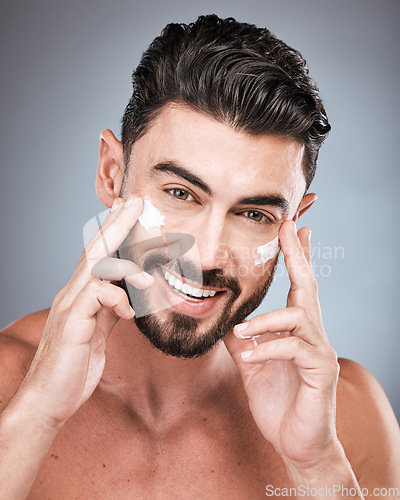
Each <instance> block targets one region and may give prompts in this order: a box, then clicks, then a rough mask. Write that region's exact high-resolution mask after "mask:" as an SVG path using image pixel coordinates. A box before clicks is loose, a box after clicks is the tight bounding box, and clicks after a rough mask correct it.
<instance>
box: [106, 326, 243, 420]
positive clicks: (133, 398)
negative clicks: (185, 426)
mask: <svg viewBox="0 0 400 500" xmlns="http://www.w3.org/2000/svg"><path fill="white" fill-rule="evenodd" d="M235 374H237V373H236V367H235V365H234V362H233V360H232V358H231V357H230V355H229V353H228V351H227V349H226V347H225V345H224V343H223V342H220V343H219V344H218V345H217V346H216V347H215V348H214V349H212V350H211V351H210V352H208V353H207V354H205V355H204V356H202V357H201V358H195V359H181V358H175V357H172V356H167V355H166V354H164V353H162V352H160V351H158V350H157V349H155V348H154V347H153V346H152V345H151V344H150V341H149V340H147V339H146V338H145V337H144V336H143V335H142V334H141V332H140V331H139V330H138V329H137V327H136V324H135V322H134V321H123V320H120V321H119V322H118V323H117V325H116V327H115V328H114V330H113V331H112V333H111V335H110V338H109V340H108V343H107V362H106V367H105V370H104V373H103V377H102V382H101V388H102V389H104V390H107V391H111V392H113V393H114V394H115V395H116V396H117V397H118V398H120V399H122V401H123V403H124V404H125V405H128V406H129V407H130V410H131V411H133V412H134V414H135V415H136V416H137V417H138V418H140V419H141V420H142V421H145V422H147V423H149V422H151V425H152V426H156V425H157V423H158V422H164V423H165V422H166V421H169V422H172V421H178V420H179V419H181V418H183V416H184V415H185V414H186V415H187V414H188V412H189V413H193V411H196V409H200V408H203V409H204V406H205V405H207V403H208V402H212V401H214V404H215V400H216V397H218V395H220V394H221V392H223V389H224V388H226V386H227V383H228V381H229V384H231V383H232V378H233V377H234V376H235ZM235 378H236V377H235ZM236 380H237V379H236ZM225 392H226V391H225Z"/></svg>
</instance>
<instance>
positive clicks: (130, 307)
mask: <svg viewBox="0 0 400 500" xmlns="http://www.w3.org/2000/svg"><path fill="white" fill-rule="evenodd" d="M129 309H130V310H131V313H132V318H133V317H134V316H135V311H134V310H133V307H132V306H129Z"/></svg>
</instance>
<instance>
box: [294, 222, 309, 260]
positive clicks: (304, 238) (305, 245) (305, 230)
mask: <svg viewBox="0 0 400 500" xmlns="http://www.w3.org/2000/svg"><path fill="white" fill-rule="evenodd" d="M297 237H298V238H299V241H300V244H301V247H302V249H303V252H304V256H305V258H306V259H307V262H308V263H309V264H310V267H311V268H312V262H311V229H310V228H309V227H302V228H301V229H299V231H297Z"/></svg>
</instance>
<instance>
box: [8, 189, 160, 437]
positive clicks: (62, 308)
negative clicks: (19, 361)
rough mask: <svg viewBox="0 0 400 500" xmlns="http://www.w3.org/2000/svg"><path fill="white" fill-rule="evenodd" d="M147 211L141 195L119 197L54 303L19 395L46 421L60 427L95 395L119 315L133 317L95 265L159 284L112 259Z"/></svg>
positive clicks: (113, 276) (115, 275)
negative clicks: (95, 270)
mask: <svg viewBox="0 0 400 500" xmlns="http://www.w3.org/2000/svg"><path fill="white" fill-rule="evenodd" d="M142 210H143V200H142V199H141V198H137V197H129V198H128V199H127V201H126V203H125V200H123V199H122V198H118V199H116V200H115V202H114V205H113V208H112V209H111V211H110V213H109V214H108V215H107V218H106V219H105V221H104V224H103V225H102V226H101V228H100V229H99V230H98V231H97V233H96V234H95V235H94V237H93V238H92V239H91V241H90V242H89V243H88V245H87V246H86V248H85V250H84V252H83V255H82V258H81V260H80V262H79V264H78V266H77V267H76V269H75V271H74V273H73V275H72V278H71V280H70V281H69V282H68V284H67V285H66V286H65V287H64V288H63V289H62V290H61V291H60V292H59V293H58V294H57V296H56V298H55V300H54V302H53V305H52V307H51V310H50V313H49V316H48V320H47V323H46V326H45V329H44V332H43V336H42V339H41V342H40V344H39V348H38V350H37V353H36V356H35V358H34V360H33V362H32V365H31V367H30V369H29V372H28V373H27V375H26V377H25V379H24V382H23V384H22V385H21V387H20V389H19V391H18V393H17V394H16V398H17V399H18V400H19V405H21V404H22V406H23V408H24V409H26V411H27V412H28V413H29V414H31V415H32V416H34V417H36V418H37V419H40V420H43V423H44V424H45V425H50V426H53V427H56V428H57V427H61V426H62V424H63V423H64V422H65V421H66V420H68V418H70V417H71V416H72V415H73V414H74V413H75V412H76V411H77V410H78V408H79V407H80V406H81V405H82V404H83V403H84V402H85V401H86V400H87V399H88V398H89V397H90V396H91V394H92V393H93V391H94V390H95V388H96V386H97V385H98V383H99V381H100V379H101V376H102V373H103V369H104V364H105V350H106V343H107V339H108V337H109V335H110V333H111V330H112V329H113V327H114V326H115V324H116V323H117V322H118V320H119V319H120V318H122V319H124V320H129V319H132V318H133V316H134V311H133V309H132V308H131V306H130V305H129V301H128V296H127V294H126V293H125V292H124V290H122V288H119V287H118V286H115V285H113V284H112V283H109V282H105V281H101V280H100V279H96V278H94V277H93V275H92V269H93V267H94V265H95V264H96V263H97V262H99V261H101V260H102V259H103V260H104V261H105V262H107V266H106V268H105V269H104V272H105V274H106V275H105V276H98V277H99V278H103V279H106V280H109V281H120V280H121V279H123V278H126V279H128V281H129V282H130V283H131V284H133V285H134V286H135V287H137V288H141V289H143V288H148V287H150V286H151V285H152V284H153V282H154V280H153V278H152V277H151V276H150V275H148V274H147V273H145V272H143V271H141V270H140V269H139V268H138V267H137V266H136V265H135V264H133V262H128V261H120V260H119V259H111V258H109V257H110V255H112V254H113V253H114V252H115V251H116V250H117V248H118V247H119V246H120V244H121V243H122V242H123V241H124V239H125V238H126V236H127V235H128V233H129V231H130V230H131V228H132V227H133V226H134V224H135V223H136V221H137V219H138V217H139V215H140V213H141V212H142ZM105 257H106V259H104V258H105ZM107 257H108V258H107ZM101 267H102V268H104V266H101Z"/></svg>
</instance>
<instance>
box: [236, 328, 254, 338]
mask: <svg viewBox="0 0 400 500" xmlns="http://www.w3.org/2000/svg"><path fill="white" fill-rule="evenodd" d="M233 333H234V334H235V336H236V337H237V338H238V339H240V340H249V339H251V338H253V337H251V336H246V335H240V333H236V332H235V330H233Z"/></svg>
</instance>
